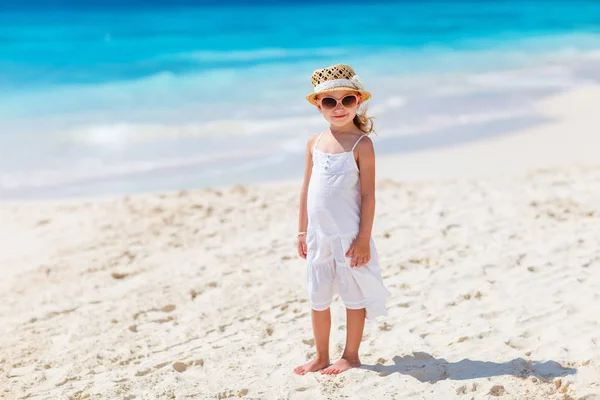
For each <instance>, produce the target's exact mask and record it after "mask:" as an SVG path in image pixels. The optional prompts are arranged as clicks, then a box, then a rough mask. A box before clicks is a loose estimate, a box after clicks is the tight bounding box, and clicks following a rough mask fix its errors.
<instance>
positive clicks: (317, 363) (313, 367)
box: [294, 357, 329, 375]
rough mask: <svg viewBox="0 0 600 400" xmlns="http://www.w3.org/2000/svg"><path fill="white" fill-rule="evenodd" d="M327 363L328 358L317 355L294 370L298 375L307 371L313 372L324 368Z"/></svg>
mask: <svg viewBox="0 0 600 400" xmlns="http://www.w3.org/2000/svg"><path fill="white" fill-rule="evenodd" d="M328 365H329V359H328V358H327V359H326V358H320V357H317V358H315V359H314V360H312V361H310V362H307V363H306V364H304V365H300V366H298V367H296V368H295V369H294V372H295V373H297V374H298V375H304V374H306V373H307V372H315V371H318V370H320V369H323V368H325V367H326V366H328Z"/></svg>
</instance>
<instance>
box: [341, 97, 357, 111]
mask: <svg viewBox="0 0 600 400" xmlns="http://www.w3.org/2000/svg"><path fill="white" fill-rule="evenodd" d="M342 104H343V105H344V107H348V108H350V107H354V106H355V105H356V96H346V97H344V98H343V99H342Z"/></svg>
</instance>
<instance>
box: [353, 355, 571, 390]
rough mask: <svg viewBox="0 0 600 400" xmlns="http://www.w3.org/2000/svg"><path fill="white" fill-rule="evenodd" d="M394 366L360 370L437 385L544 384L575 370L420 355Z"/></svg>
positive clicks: (552, 365) (400, 359)
mask: <svg viewBox="0 0 600 400" xmlns="http://www.w3.org/2000/svg"><path fill="white" fill-rule="evenodd" d="M393 361H394V365H383V364H380V363H377V364H374V365H366V364H363V365H362V366H361V367H360V368H362V369H366V370H369V371H374V372H378V373H379V375H380V376H388V375H391V374H394V373H399V374H403V375H410V376H412V377H413V378H415V379H417V380H419V381H421V382H429V383H436V382H438V381H442V380H444V379H453V380H463V379H474V378H486V377H492V376H499V375H514V376H518V377H522V378H526V377H529V376H535V377H536V378H538V379H540V380H543V381H550V380H552V379H554V378H556V377H563V376H566V375H572V374H575V373H576V372H577V370H576V369H573V368H565V367H563V366H562V365H560V364H559V363H557V362H556V361H545V362H535V361H528V360H524V359H522V358H517V359H514V360H511V361H508V362H505V363H495V362H490V361H473V360H469V359H467V358H466V359H464V360H461V361H458V362H448V361H446V360H445V359H443V358H434V357H433V356H431V355H430V354H427V353H423V352H416V353H413V354H412V355H408V356H404V357H400V356H395V357H394V358H393Z"/></svg>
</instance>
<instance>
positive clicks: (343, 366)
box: [321, 357, 360, 375]
mask: <svg viewBox="0 0 600 400" xmlns="http://www.w3.org/2000/svg"><path fill="white" fill-rule="evenodd" d="M356 367H360V360H359V359H358V358H348V357H342V358H341V359H339V360H338V361H336V362H335V363H333V365H332V366H330V367H328V368H325V369H324V370H323V371H321V373H322V374H323V375H337V374H341V373H342V372H344V371H348V370H349V369H350V368H356Z"/></svg>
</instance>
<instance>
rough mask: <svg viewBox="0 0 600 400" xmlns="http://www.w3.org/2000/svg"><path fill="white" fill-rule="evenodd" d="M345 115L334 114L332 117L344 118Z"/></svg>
mask: <svg viewBox="0 0 600 400" xmlns="http://www.w3.org/2000/svg"><path fill="white" fill-rule="evenodd" d="M345 116H346V115H334V116H333V118H338V119H339V118H344V117H345Z"/></svg>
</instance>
